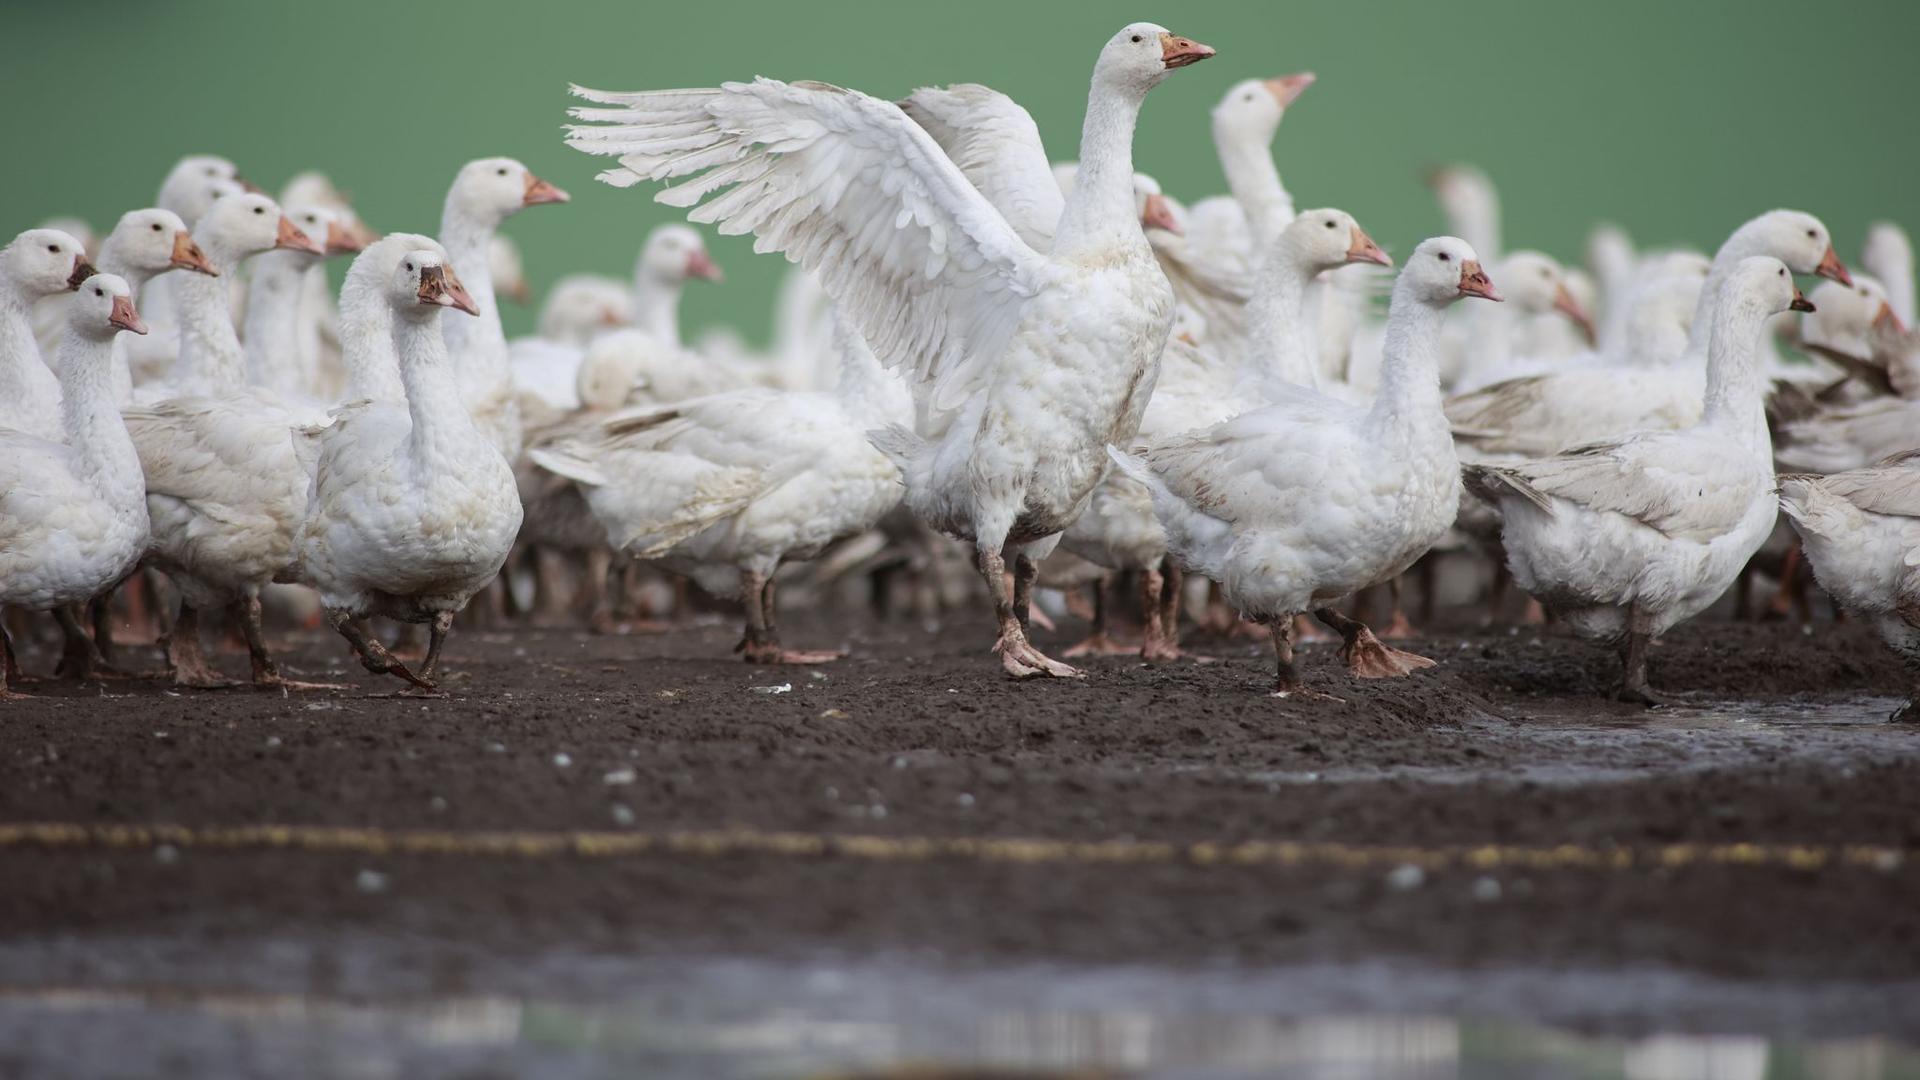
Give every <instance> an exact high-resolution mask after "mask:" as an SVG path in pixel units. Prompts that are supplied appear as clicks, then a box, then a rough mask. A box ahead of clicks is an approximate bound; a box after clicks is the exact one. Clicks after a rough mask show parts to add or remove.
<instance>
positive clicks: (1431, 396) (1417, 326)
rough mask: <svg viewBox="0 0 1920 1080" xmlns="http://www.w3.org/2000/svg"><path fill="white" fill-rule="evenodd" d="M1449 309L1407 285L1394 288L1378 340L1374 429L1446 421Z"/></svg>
mask: <svg viewBox="0 0 1920 1080" xmlns="http://www.w3.org/2000/svg"><path fill="white" fill-rule="evenodd" d="M1402 277H1403V278H1404V277H1405V273H1404V271H1403V272H1402ZM1446 313H1447V309H1446V307H1445V306H1444V305H1441V304H1435V303H1431V302H1429V301H1426V300H1422V299H1419V298H1417V297H1414V296H1411V295H1408V294H1407V291H1406V286H1405V285H1402V286H1401V287H1400V288H1399V289H1396V290H1395V291H1394V297H1393V304H1392V306H1391V307H1390V308H1389V309H1388V311H1387V332H1386V336H1385V338H1384V340H1382V342H1381V345H1380V388H1379V390H1378V392H1377V394H1376V395H1375V397H1374V399H1373V409H1372V411H1371V412H1370V413H1369V414H1368V416H1367V426H1368V428H1369V429H1370V430H1372V431H1375V432H1379V433H1386V432H1397V431H1405V430H1408V429H1410V428H1414V427H1418V426H1421V425H1424V424H1427V423H1429V422H1432V421H1433V420H1434V419H1435V418H1436V417H1437V418H1438V422H1439V423H1441V424H1443V425H1444V424H1445V423H1446V414H1445V412H1444V411H1443V409H1442V408H1441V396H1440V327H1441V324H1442V323H1443V322H1444V321H1445V319H1446Z"/></svg>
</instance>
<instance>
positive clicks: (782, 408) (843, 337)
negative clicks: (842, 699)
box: [530, 331, 913, 664]
mask: <svg viewBox="0 0 1920 1080" xmlns="http://www.w3.org/2000/svg"><path fill="white" fill-rule="evenodd" d="M837 337H838V338H839V345H840V348H841V350H842V357H843V359H842V364H841V372H840V381H839V385H838V386H837V387H836V388H835V390H834V391H833V392H831V393H818V392H811V393H810V392H787V391H779V390H769V389H762V388H748V389H742V390H735V391H732V392H730V393H724V394H716V395H713V396H711V397H704V398H696V399H694V400H691V401H685V402H681V403H680V404H678V405H674V406H668V407H665V408H655V409H647V410H640V411H635V412H628V413H625V414H622V415H619V416H616V417H613V418H611V419H609V420H608V421H606V422H605V423H604V424H602V425H598V430H597V431H595V432H593V433H591V434H586V435H583V436H581V437H578V438H573V439H566V440H562V441H560V442H558V443H556V444H555V445H552V446H548V447H536V448H535V449H534V450H532V451H531V452H530V453H531V456H532V458H533V460H534V461H535V462H536V463H537V464H539V465H540V466H541V467H543V468H546V469H549V470H551V471H553V472H554V473H556V474H558V475H560V476H565V477H567V478H569V479H571V480H573V481H575V482H576V483H578V484H579V485H580V487H581V488H582V489H584V491H585V493H586V498H587V502H588V503H589V505H591V506H592V508H593V513H594V516H595V517H597V518H598V519H599V521H600V523H601V524H602V525H603V526H604V527H605V532H606V535H607V537H609V538H610V539H611V540H612V542H613V545H614V547H615V548H616V550H618V551H620V552H621V553H622V554H625V555H629V556H632V557H634V558H639V559H648V560H653V561H657V562H659V563H661V564H662V565H664V566H666V567H667V568H669V569H671V570H674V571H676V572H680V573H684V574H687V575H689V576H691V577H693V578H694V580H696V581H698V582H699V583H700V584H701V587H703V588H705V589H707V590H708V591H709V592H712V593H715V594H716V595H722V596H727V595H733V596H738V598H739V600H740V603H741V605H742V606H743V607H744V608H745V609H746V633H745V636H744V637H743V639H742V641H741V643H740V646H739V649H738V651H739V652H740V653H741V654H742V656H743V657H744V658H745V659H746V660H747V662H748V663H753V664H816V663H823V662H826V661H829V660H835V659H838V658H839V656H840V654H839V653H834V652H807V651H800V650H792V649H787V648H784V647H782V646H781V644H780V637H779V633H778V631H777V630H776V629H775V623H774V588H773V579H774V574H775V572H776V571H777V570H778V569H779V568H780V566H781V564H782V563H784V562H790V561H794V560H802V559H811V558H814V557H815V556H817V555H819V554H820V553H821V552H822V551H824V550H825V549H826V548H827V546H828V545H830V544H832V543H834V542H836V541H838V540H841V539H844V538H846V537H848V536H854V535H857V534H859V533H862V532H865V531H867V530H868V529H871V528H872V527H873V526H874V525H875V524H877V523H878V522H879V521H880V519H881V518H882V517H883V516H885V515H886V513H887V512H888V511H889V510H891V509H893V507H894V506H895V505H896V504H898V503H899V501H900V471H899V470H898V469H896V468H895V467H894V465H893V463H892V462H891V461H889V460H887V458H886V457H884V456H882V455H881V454H880V452H879V451H877V450H875V449H874V448H873V446H872V445H871V444H870V443H869V442H868V441H867V435H866V433H867V432H868V431H870V430H872V429H873V428H876V427H882V426H885V425H887V424H890V423H899V422H902V421H904V420H907V419H909V418H910V417H911V416H912V414H913V402H912V398H911V397H910V395H908V393H907V391H906V388H905V386H904V385H902V384H901V382H900V380H899V378H898V376H896V375H894V374H893V373H891V372H889V371H887V370H885V369H884V368H882V367H881V366H880V362H879V361H878V360H876V359H875V358H874V356H873V353H872V352H871V351H870V350H868V349H867V348H866V346H865V345H864V344H862V343H861V342H860V340H859V339H858V337H857V336H856V335H854V334H853V333H851V332H849V331H843V332H842V333H840V334H839V335H837Z"/></svg>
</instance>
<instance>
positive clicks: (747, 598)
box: [738, 570, 845, 664]
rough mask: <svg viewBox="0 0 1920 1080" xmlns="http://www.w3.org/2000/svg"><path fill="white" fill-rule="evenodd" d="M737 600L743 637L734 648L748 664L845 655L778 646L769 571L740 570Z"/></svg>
mask: <svg viewBox="0 0 1920 1080" xmlns="http://www.w3.org/2000/svg"><path fill="white" fill-rule="evenodd" d="M740 603H741V604H742V605H743V606H744V607H745V608H746V609H747V636H746V638H745V639H744V640H743V641H741V642H740V645H739V647H738V651H739V652H740V653H741V655H742V657H743V658H744V659H745V660H746V661H747V663H749V664H829V663H832V662H833V661H835V660H838V659H840V658H841V657H842V656H844V655H845V654H844V653H840V652H828V651H824V650H815V651H808V650H806V649H783V648H781V647H780V631H779V629H778V628H777V627H776V626H775V625H774V619H773V612H774V598H773V575H772V574H762V573H759V572H757V571H746V570H743V571H741V573H740Z"/></svg>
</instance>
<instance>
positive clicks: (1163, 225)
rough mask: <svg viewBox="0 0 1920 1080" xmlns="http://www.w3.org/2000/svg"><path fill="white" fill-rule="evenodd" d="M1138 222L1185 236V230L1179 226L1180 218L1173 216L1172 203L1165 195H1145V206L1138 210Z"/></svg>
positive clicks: (1147, 226) (1146, 226)
mask: <svg viewBox="0 0 1920 1080" xmlns="http://www.w3.org/2000/svg"><path fill="white" fill-rule="evenodd" d="M1140 224H1141V226H1142V227H1144V228H1148V229H1165V230H1166V231H1167V232H1170V233H1172V234H1173V235H1175V236H1185V235H1186V230H1185V229H1182V228H1181V227H1180V219H1179V218H1177V217H1174V216H1173V204H1172V203H1170V202H1168V201H1167V197H1166V196H1165V195H1160V194H1153V195H1149V196H1147V205H1146V208H1145V209H1143V210H1141V211H1140Z"/></svg>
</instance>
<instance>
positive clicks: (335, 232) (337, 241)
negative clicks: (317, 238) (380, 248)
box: [327, 221, 367, 255]
mask: <svg viewBox="0 0 1920 1080" xmlns="http://www.w3.org/2000/svg"><path fill="white" fill-rule="evenodd" d="M366 246H367V245H366V244H364V243H361V241H360V236H359V234H358V233H357V232H355V231H354V230H353V229H350V228H342V227H341V226H340V223H339V222H337V221H329V222H327V254H329V255H351V254H353V253H354V252H356V251H362V250H365V248H366Z"/></svg>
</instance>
